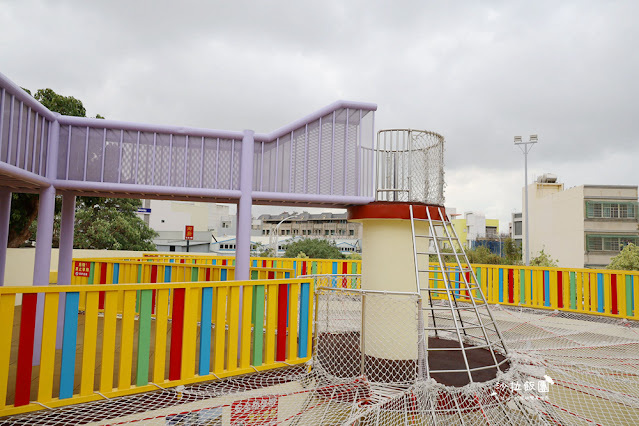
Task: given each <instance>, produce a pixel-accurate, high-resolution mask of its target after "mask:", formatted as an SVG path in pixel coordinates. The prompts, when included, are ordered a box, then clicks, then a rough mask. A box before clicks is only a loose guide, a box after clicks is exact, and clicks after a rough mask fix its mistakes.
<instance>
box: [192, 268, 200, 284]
mask: <svg viewBox="0 0 639 426" xmlns="http://www.w3.org/2000/svg"><path fill="white" fill-rule="evenodd" d="M199 272H200V268H195V267H193V268H191V281H199V280H200V277H199Z"/></svg>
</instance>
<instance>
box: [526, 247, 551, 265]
mask: <svg viewBox="0 0 639 426" xmlns="http://www.w3.org/2000/svg"><path fill="white" fill-rule="evenodd" d="M530 266H546V267H549V268H552V267H556V266H557V260H555V259H553V258H552V257H550V255H549V254H548V253H546V252H544V249H541V251H540V252H539V254H538V255H537V256H535V257H533V258H532V259H530Z"/></svg>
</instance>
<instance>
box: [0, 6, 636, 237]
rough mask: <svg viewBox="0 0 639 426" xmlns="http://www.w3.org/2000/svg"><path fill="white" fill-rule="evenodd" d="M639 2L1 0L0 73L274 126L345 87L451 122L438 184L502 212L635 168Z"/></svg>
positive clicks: (118, 109) (156, 119)
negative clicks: (535, 190)
mask: <svg viewBox="0 0 639 426" xmlns="http://www.w3.org/2000/svg"><path fill="white" fill-rule="evenodd" d="M637 16H639V3H638V2H635V1H632V0H628V1H601V0H596V1H595V0H592V1H588V0H579V1H561V2H558V1H545V0H536V1H482V2H480V1H457V2H435V1H395V2H375V1H371V0H368V1H345V0H342V1H331V0H324V1H321V2H320V1H312V2H311V1H287V2H280V1H257V0H255V1H253V2H249V1H225V2H221V1H206V2H205V1H201V2H195V1H171V2H167V1H153V2H150V1H134V0H129V1H115V0H111V1H99V2H92V1H64V0H57V1H31V0H21V1H11V0H0V72H2V73H3V74H5V75H6V76H8V77H9V78H10V79H12V80H13V81H15V82H16V83H17V84H19V85H21V86H23V87H27V88H30V89H32V90H35V89H38V88H44V87H50V88H52V89H54V90H55V91H57V92H58V93H61V94H64V95H73V96H75V97H76V98H78V99H81V100H82V101H83V102H84V105H85V107H86V109H87V113H88V114H89V115H95V114H97V113H99V114H101V115H103V116H106V117H108V118H112V119H122V120H127V121H145V122H151V123H166V124H177V125H188V126H196V127H207V128H219V129H228V130H242V129H246V128H250V129H254V130H256V131H258V132H269V131H272V130H274V129H276V128H278V127H281V126H282V125H285V124H287V123H289V122H291V121H293V120H295V119H297V118H300V117H302V116H303V115H306V114H307V113H310V112H312V111H314V110H316V109H318V108H320V107H322V106H324V105H326V104H328V103H331V102H333V101H335V100H337V99H348V100H356V101H366V102H374V103H376V104H377V105H378V112H377V115H376V126H377V129H384V128H389V127H411V128H417V129H427V130H433V131H436V132H438V133H441V134H443V135H444V136H445V137H446V144H447V145H446V180H447V188H446V199H447V205H449V206H452V207H456V208H457V209H458V211H468V210H474V211H478V212H483V213H485V214H486V216H487V217H497V218H499V219H500V220H501V221H502V222H501V223H502V227H504V226H505V227H506V230H507V226H508V221H509V219H510V213H511V212H513V211H515V210H520V209H521V188H522V186H523V180H524V173H523V155H522V153H521V152H520V150H519V149H518V148H517V147H515V146H514V145H513V136H514V135H522V136H524V138H525V139H527V138H528V135H529V134H531V133H537V134H539V143H538V144H537V145H536V146H535V147H534V149H533V150H532V152H531V154H530V156H529V173H530V174H529V176H530V179H533V178H534V177H536V176H538V175H540V174H543V173H545V172H552V173H555V174H556V175H558V177H559V179H560V181H562V182H564V183H565V184H566V187H571V186H575V185H581V184H628V185H637V184H639V177H638V176H639V174H638V173H637V164H638V162H639V143H637V142H638V141H639V119H638V118H637V112H638V110H639V108H638V107H637V103H638V100H639V90H638V87H639V82H638V81H639V49H638V48H639V42H638V41H637V40H639V25H637V23H636V17H637Z"/></svg>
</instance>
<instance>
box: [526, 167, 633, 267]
mask: <svg viewBox="0 0 639 426" xmlns="http://www.w3.org/2000/svg"><path fill="white" fill-rule="evenodd" d="M638 195H639V194H638V191H637V186H626V185H581V186H576V187H573V188H570V189H566V190H565V189H564V185H563V183H559V182H557V181H556V177H554V176H552V175H544V176H542V177H540V178H539V179H538V180H537V182H534V183H532V184H530V185H529V186H528V200H529V207H528V208H529V212H530V218H529V226H530V254H531V256H530V257H531V258H532V257H534V256H535V255H537V254H538V253H539V252H540V251H541V250H542V249H544V251H545V252H546V253H548V254H549V255H550V256H551V257H552V258H554V259H557V260H558V262H559V266H562V267H569V268H583V267H591V268H602V267H605V266H607V265H608V264H609V263H610V259H611V258H612V257H613V256H615V255H617V254H618V253H619V251H620V250H621V249H622V248H623V246H624V245H626V244H627V243H629V242H632V243H634V244H638V243H639V229H638V224H639V222H638V220H637V218H638V214H637V213H638V212H637V198H638ZM522 198H523V196H522ZM522 205H523V202H522ZM523 219H524V220H525V210H524V215H523ZM523 237H524V238H525V237H526V229H525V227H524V229H523ZM524 250H525V244H524ZM524 256H525V253H524Z"/></svg>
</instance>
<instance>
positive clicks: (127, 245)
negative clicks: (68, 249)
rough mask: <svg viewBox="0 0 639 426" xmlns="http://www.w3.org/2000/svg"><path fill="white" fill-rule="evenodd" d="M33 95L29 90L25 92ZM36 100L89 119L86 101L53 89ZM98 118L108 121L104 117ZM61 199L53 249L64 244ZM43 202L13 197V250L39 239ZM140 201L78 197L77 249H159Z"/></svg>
mask: <svg viewBox="0 0 639 426" xmlns="http://www.w3.org/2000/svg"><path fill="white" fill-rule="evenodd" d="M23 90H25V91H26V92H27V93H29V94H31V92H30V91H29V90H28V89H24V88H23ZM34 98H35V99H36V100H37V101H39V102H40V103H41V104H42V105H44V106H45V107H47V108H48V109H49V110H51V111H53V112H58V113H60V114H63V115H71V116H76V117H86V109H85V108H84V105H83V104H82V101H80V100H79V99H76V98H74V97H73V96H63V95H60V94H58V93H56V92H54V91H53V90H51V89H39V90H38V91H37V92H36V93H35V95H34ZM96 118H104V117H102V116H101V115H100V114H98V115H97V116H96ZM60 200H61V199H60V197H56V209H55V212H56V213H55V222H54V229H53V246H54V247H58V246H59V241H60V209H61V202H60ZM38 205H39V199H38V196H37V195H35V194H17V193H14V194H12V198H11V220H10V223H9V242H8V246H9V247H20V246H21V245H23V244H24V242H25V241H26V240H28V239H32V240H35V239H36V230H37V220H36V219H37V216H38ZM141 206H142V202H141V201H140V200H132V199H120V198H97V197H78V198H77V200H76V213H75V233H74V247H75V248H86V249H112V250H149V251H150V250H156V248H155V245H154V244H153V241H152V240H153V238H154V237H155V236H157V233H156V232H155V231H153V230H152V229H151V228H149V227H148V225H147V224H146V223H145V222H144V221H143V220H142V219H140V217H139V216H138V215H137V214H136V213H135V212H136V211H137V209H138V208H139V207H141Z"/></svg>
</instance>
